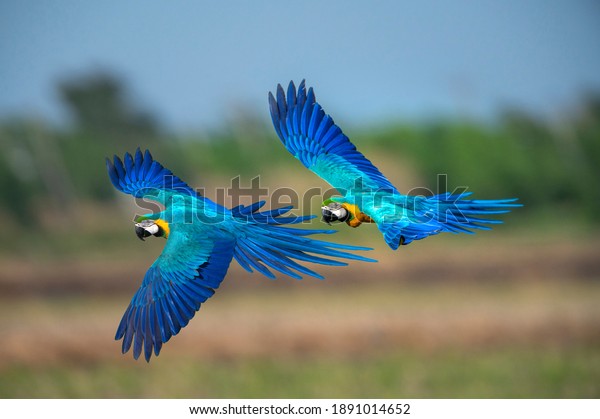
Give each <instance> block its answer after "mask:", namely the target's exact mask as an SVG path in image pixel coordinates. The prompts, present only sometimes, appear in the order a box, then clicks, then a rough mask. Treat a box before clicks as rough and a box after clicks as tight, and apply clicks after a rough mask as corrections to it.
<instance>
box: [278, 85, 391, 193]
mask: <svg viewBox="0 0 600 419" xmlns="http://www.w3.org/2000/svg"><path fill="white" fill-rule="evenodd" d="M276 95H277V98H275V97H274V96H273V94H272V93H270V92H269V105H270V110H271V118H272V119H273V125H274V127H275V131H277V135H278V136H279V138H280V139H281V141H282V142H283V144H284V145H285V147H286V148H287V149H288V151H289V152H290V153H292V155H294V157H296V158H297V159H298V160H300V161H301V162H302V164H304V166H306V167H307V168H308V169H310V170H312V171H313V172H314V173H316V174H317V175H319V176H320V177H321V178H323V179H324V180H325V181H327V182H328V183H329V184H330V185H331V186H333V187H334V188H336V189H337V190H338V191H340V193H341V194H342V195H346V194H347V192H349V191H353V193H356V192H358V190H365V189H366V190H371V191H376V190H382V189H383V190H387V191H390V192H393V193H397V192H398V191H397V190H396V188H395V187H394V185H392V184H391V183H390V181H389V180H387V179H386V178H385V176H383V174H382V173H381V172H380V171H379V170H378V169H377V168H376V167H375V166H373V164H372V163H371V162H370V161H369V160H368V159H367V158H366V157H365V156H364V155H363V154H361V153H360V152H359V151H358V150H357V149H356V147H355V146H354V144H352V143H351V142H350V140H349V139H348V137H346V136H345V135H344V133H343V132H342V130H341V129H340V128H339V127H338V126H337V125H335V123H334V122H333V119H332V118H331V117H330V116H329V115H327V114H325V112H324V111H323V108H321V105H319V104H318V103H317V102H316V100H315V95H314V92H313V89H312V87H311V88H310V89H309V90H308V93H307V92H306V87H305V84H304V80H302V82H301V83H300V86H299V87H298V90H297V91H296V87H295V86H294V83H293V82H290V84H289V86H288V90H287V98H286V95H285V93H284V91H283V88H282V87H281V85H277V94H276Z"/></svg>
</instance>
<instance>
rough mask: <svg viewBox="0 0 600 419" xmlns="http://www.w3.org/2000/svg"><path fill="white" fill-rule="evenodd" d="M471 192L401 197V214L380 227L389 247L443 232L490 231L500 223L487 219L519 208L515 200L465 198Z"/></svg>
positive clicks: (395, 246) (471, 232)
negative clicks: (402, 213) (398, 219)
mask: <svg viewBox="0 0 600 419" xmlns="http://www.w3.org/2000/svg"><path fill="white" fill-rule="evenodd" d="M470 195H471V192H465V193H462V194H454V195H453V194H451V193H449V192H448V193H444V194H439V195H435V196H432V197H428V198H427V197H423V196H407V197H404V198H406V200H403V203H402V207H403V209H404V211H406V212H405V213H404V217H403V218H402V220H400V221H397V220H394V221H393V222H390V223H382V224H381V225H379V229H380V230H381V232H382V233H383V235H384V238H385V241H386V242H387V244H388V245H389V246H390V247H391V248H392V249H394V250H395V249H397V248H398V246H400V245H405V244H409V243H410V242H412V241H413V240H420V239H423V238H425V237H428V236H431V235H435V234H438V233H442V232H449V233H468V234H473V233H474V231H471V230H490V229H491V227H490V225H493V224H502V221H501V220H496V219H490V218H487V217H489V216H491V215H497V214H505V213H507V212H510V210H511V209H512V208H517V207H521V206H522V204H518V203H516V201H517V199H516V198H513V199H464V198H466V197H468V196H470Z"/></svg>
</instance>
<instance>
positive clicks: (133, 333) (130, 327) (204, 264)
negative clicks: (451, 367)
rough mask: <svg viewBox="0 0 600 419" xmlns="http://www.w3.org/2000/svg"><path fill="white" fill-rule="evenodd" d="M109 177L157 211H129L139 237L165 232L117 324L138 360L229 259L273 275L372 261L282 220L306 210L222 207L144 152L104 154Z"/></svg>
mask: <svg viewBox="0 0 600 419" xmlns="http://www.w3.org/2000/svg"><path fill="white" fill-rule="evenodd" d="M106 167H107V169H108V175H109V177H110V180H111V182H112V184H113V185H114V186H115V188H117V189H118V190H119V191H121V192H124V193H126V194H130V195H133V196H134V197H136V198H143V199H147V200H152V201H156V202H158V203H160V204H162V205H163V207H164V208H165V209H164V210H163V211H160V212H156V213H150V214H145V215H141V216H138V217H136V219H135V233H136V235H137V236H138V237H139V238H140V239H141V240H144V239H145V238H146V237H150V236H155V237H163V238H165V239H167V241H166V244H165V247H164V249H163V251H162V253H161V255H160V256H159V257H158V259H156V261H155V262H154V263H153V264H152V266H150V268H149V269H148V271H147V272H146V274H145V276H144V279H143V282H142V285H141V287H140V288H139V290H138V291H137V292H136V293H135V295H134V296H133V298H132V300H131V303H130V304H129V306H128V307H127V309H126V311H125V314H124V315H123V318H122V319H121V322H120V324H119V326H118V328H117V333H116V336H115V339H116V340H120V339H123V344H122V351H123V353H126V352H127V351H129V349H130V348H131V345H132V343H133V357H134V358H135V359H138V357H139V356H140V354H141V352H142V350H143V351H144V356H145V358H146V361H149V360H150V357H151V355H152V351H154V354H155V355H156V356H158V354H159V352H160V350H161V348H162V345H163V343H165V342H167V341H168V340H169V339H170V338H171V337H172V336H174V335H176V334H177V333H179V331H180V330H181V329H182V328H183V327H185V326H186V325H187V324H188V322H189V321H190V319H192V317H194V314H195V313H196V311H198V310H199V309H200V305H201V304H202V303H204V302H205V301H206V300H207V299H208V298H210V297H211V296H212V295H213V294H214V293H215V290H216V289H217V288H218V287H219V285H220V284H221V281H223V278H224V277H225V274H226V273H227V269H228V267H229V264H230V262H231V260H232V259H233V258H235V259H236V260H237V261H238V263H239V264H240V265H241V266H242V267H243V268H244V269H245V270H247V271H248V272H253V270H257V271H258V272H260V273H262V274H263V275H265V276H267V277H269V278H275V275H274V274H273V273H272V272H271V270H270V269H269V268H271V269H274V270H276V271H279V272H281V273H283V274H285V275H288V276H291V277H293V278H296V279H301V276H300V274H299V273H302V274H306V275H310V276H313V277H316V278H323V277H322V276H321V275H319V274H318V273H316V272H314V271H313V270H311V269H309V268H307V267H305V266H303V265H301V264H300V263H298V262H296V261H302V262H313V263H318V264H323V265H334V266H342V265H347V263H346V262H342V261H339V260H334V259H330V257H336V258H345V259H352V260H361V261H368V262H375V260H373V259H369V258H366V257H363V256H360V255H356V254H352V253H349V252H348V251H359V250H371V249H369V248H366V247H359V246H350V245H343V244H338V243H332V242H328V241H321V240H315V239H312V238H309V237H307V236H310V235H313V234H318V233H322V234H327V233H329V231H327V230H305V229H298V228H290V227H285V226H284V225H286V224H298V223H302V222H304V221H307V220H309V219H311V218H313V216H299V217H295V216H287V217H282V215H284V214H285V213H287V212H288V211H289V210H290V209H291V208H292V207H291V206H287V207H283V208H278V209H271V210H268V211H259V209H260V208H261V207H262V206H263V205H264V204H265V202H264V201H259V202H256V203H254V204H251V205H248V206H244V205H239V206H237V207H234V208H231V209H227V208H226V207H224V206H221V205H219V204H217V203H215V202H213V201H211V200H210V199H208V198H206V197H204V196H202V195H201V194H200V193H198V192H196V191H194V190H193V189H192V188H191V187H189V186H188V185H187V184H186V183H185V182H183V181H182V180H181V179H180V178H178V177H177V176H175V175H174V174H173V173H172V172H171V171H170V170H169V169H166V168H165V167H163V166H162V165H161V164H160V163H159V162H158V161H156V160H154V159H153V158H152V155H151V154H150V152H149V151H147V150H146V152H145V153H143V154H142V152H141V151H140V149H139V148H138V149H137V151H136V152H135V155H134V156H132V155H131V154H129V153H126V154H125V158H124V159H123V160H121V159H120V158H119V157H117V156H114V159H113V161H112V162H111V161H110V160H109V159H106Z"/></svg>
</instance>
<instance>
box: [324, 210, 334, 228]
mask: <svg viewBox="0 0 600 419" xmlns="http://www.w3.org/2000/svg"><path fill="white" fill-rule="evenodd" d="M321 214H323V218H322V221H324V222H326V223H327V224H329V225H331V222H332V221H337V217H336V216H335V215H334V214H333V213H332V212H331V211H329V210H327V209H323V210H322V211H321Z"/></svg>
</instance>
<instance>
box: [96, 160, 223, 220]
mask: <svg viewBox="0 0 600 419" xmlns="http://www.w3.org/2000/svg"><path fill="white" fill-rule="evenodd" d="M106 168H107V169H108V176H109V177H110V181H111V182H112V184H113V185H114V186H115V188H117V190H119V191H121V192H123V193H126V194H129V195H133V196H134V197H136V198H145V199H151V200H153V201H157V202H159V203H161V204H163V205H164V206H168V205H169V204H170V203H171V202H172V199H173V197H174V196H178V197H184V198H185V197H193V198H194V199H195V202H196V203H197V204H200V205H205V206H209V207H212V208H217V207H218V208H220V209H224V207H222V206H220V205H218V204H216V203H214V202H213V201H211V200H210V199H208V198H205V197H203V196H202V195H200V194H199V193H198V192H196V191H194V190H193V189H192V188H191V187H189V186H188V185H187V184H186V183H185V182H184V181H183V180H181V179H180V178H178V177H177V176H175V175H174V174H173V172H171V171H170V170H169V169H167V168H165V167H163V165H162V164H160V163H159V162H157V161H156V160H154V159H153V158H152V155H151V154H150V151H148V150H146V151H145V153H144V154H142V152H141V151H140V149H139V148H138V149H137V150H136V152H135V156H132V155H131V154H129V153H125V157H124V159H123V160H121V159H120V158H119V157H118V156H114V159H113V162H111V161H110V160H109V159H106Z"/></svg>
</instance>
